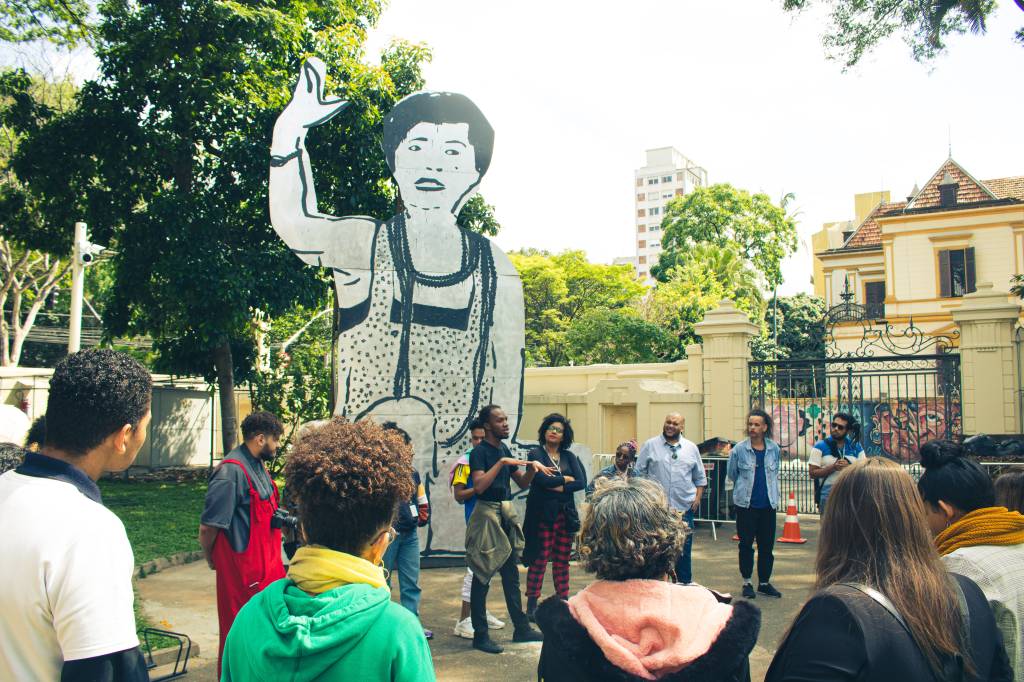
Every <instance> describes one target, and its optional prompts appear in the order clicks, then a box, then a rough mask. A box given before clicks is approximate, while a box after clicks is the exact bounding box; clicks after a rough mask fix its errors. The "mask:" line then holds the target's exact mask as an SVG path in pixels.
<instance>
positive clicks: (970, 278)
mask: <svg viewBox="0 0 1024 682" xmlns="http://www.w3.org/2000/svg"><path fill="white" fill-rule="evenodd" d="M964 270H966V281H967V293H969V294H970V293H973V292H974V291H975V290H976V287H975V284H977V282H975V277H974V247H973V246H971V247H968V248H966V249H964Z"/></svg>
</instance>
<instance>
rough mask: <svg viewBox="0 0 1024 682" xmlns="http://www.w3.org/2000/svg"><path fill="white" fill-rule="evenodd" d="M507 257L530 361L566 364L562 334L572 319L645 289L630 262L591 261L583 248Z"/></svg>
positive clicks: (630, 300)
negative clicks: (515, 278) (518, 290)
mask: <svg viewBox="0 0 1024 682" xmlns="http://www.w3.org/2000/svg"><path fill="white" fill-rule="evenodd" d="M509 256H510V258H511V259H512V263H513V265H515V266H516V269H517V270H518V271H519V277H520V279H521V280H522V282H523V299H524V305H525V309H526V357H527V362H528V363H529V364H530V365H535V366H541V367H551V366H559V365H565V364H567V363H568V362H569V360H570V359H571V358H570V356H569V354H568V347H567V345H566V334H567V332H568V331H569V329H570V328H571V327H572V326H573V325H574V323H576V321H578V320H580V319H581V318H582V317H583V316H584V315H585V314H586V313H587V312H588V311H591V310H597V309H606V310H617V309H622V308H628V307H630V306H632V305H633V304H635V303H636V302H637V301H638V300H639V299H640V297H641V296H642V295H643V293H644V287H643V285H642V284H640V283H639V282H637V281H636V278H635V276H634V274H633V269H632V268H631V267H630V266H628V265H599V264H595V263H590V262H588V261H587V259H586V255H585V254H584V253H583V252H582V251H565V252H563V253H560V254H557V255H552V254H550V253H547V252H543V251H524V252H520V253H511V254H509Z"/></svg>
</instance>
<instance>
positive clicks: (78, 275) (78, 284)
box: [68, 223, 107, 354]
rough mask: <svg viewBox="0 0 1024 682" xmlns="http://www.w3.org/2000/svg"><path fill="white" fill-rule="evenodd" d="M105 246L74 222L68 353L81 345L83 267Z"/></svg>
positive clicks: (76, 350) (90, 262)
mask: <svg viewBox="0 0 1024 682" xmlns="http://www.w3.org/2000/svg"><path fill="white" fill-rule="evenodd" d="M106 250H107V247H105V246H100V245H99V244H93V243H92V242H90V241H89V228H88V227H87V226H86V224H85V223H75V243H74V247H73V248H72V251H71V258H72V260H73V262H72V264H71V319H70V321H69V324H68V353H69V354H70V353H76V352H78V350H79V349H80V347H81V345H82V302H83V300H84V297H85V269H86V268H87V267H88V266H90V265H92V264H93V263H95V262H96V261H97V260H98V259H99V255H100V253H101V252H103V251H106Z"/></svg>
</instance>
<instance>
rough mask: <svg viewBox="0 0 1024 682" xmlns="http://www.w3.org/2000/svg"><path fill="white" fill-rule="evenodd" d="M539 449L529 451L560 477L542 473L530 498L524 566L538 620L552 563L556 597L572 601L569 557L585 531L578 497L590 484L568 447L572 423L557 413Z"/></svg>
mask: <svg viewBox="0 0 1024 682" xmlns="http://www.w3.org/2000/svg"><path fill="white" fill-rule="evenodd" d="M537 442H538V443H539V445H538V446H537V447H535V448H533V449H532V450H531V451H530V455H529V459H530V460H537V461H539V462H541V463H543V464H544V465H545V466H549V467H552V468H553V469H555V470H556V471H557V472H558V473H556V474H555V475H552V476H547V475H545V474H542V473H539V472H538V473H537V475H536V476H534V478H533V482H532V483H531V484H530V494H529V496H528V497H527V498H526V519H525V521H524V523H523V534H524V535H525V536H526V546H525V547H524V548H523V565H525V566H526V567H527V568H528V569H529V571H527V574H526V613H527V615H528V616H529V617H530V620H531V621H532V620H533V615H534V612H535V611H536V610H537V601H538V600H539V598H540V591H541V585H542V584H543V582H544V571H545V569H546V568H547V564H548V562H549V561H550V562H551V572H552V574H553V576H552V577H553V578H554V583H555V594H557V595H558V596H559V597H561V598H562V599H568V598H569V553H570V552H571V551H572V540H573V537H574V536H575V535H576V532H577V531H579V529H580V521H579V515H578V514H577V513H576V502H575V500H574V494H575V493H576V491H578V490H583V489H584V488H585V487H586V485H587V474H586V472H585V471H584V469H583V465H582V464H581V463H580V460H579V458H577V457H576V455H574V454H573V453H572V452H570V451H569V448H570V447H572V425H571V424H570V423H569V420H568V419H566V418H565V417H563V416H562V415H560V414H558V413H553V414H549V415H548V416H547V417H545V418H544V421H543V422H541V425H540V429H539V430H538V432H537Z"/></svg>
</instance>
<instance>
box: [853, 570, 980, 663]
mask: <svg viewBox="0 0 1024 682" xmlns="http://www.w3.org/2000/svg"><path fill="white" fill-rule="evenodd" d="M951 580H952V582H953V589H954V591H955V592H956V597H957V606H958V607H959V609H960V622H961V624H962V631H961V650H963V651H966V648H965V647H967V646H968V645H967V640H968V638H969V637H970V636H971V635H970V633H971V612H970V610H969V609H968V607H967V597H965V596H964V591H963V588H961V587H960V583H959V582H957V580H956V578H951ZM839 584H840V585H842V586H844V587H849V588H852V589H854V590H857V591H858V592H860V593H862V594H865V595H867V596H869V597H871V598H872V599H873V600H874V601H875V602H876V603H877V604H879V605H880V606H881V607H882V608H884V609H885V610H886V611H888V612H889V613H890V614H891V615H892V617H893V618H895V619H896V622H898V623H899V624H900V625H902V626H903V629H904V630H905V631H906V633H907V634H908V635H909V636H910V640H911V641H912V642H914V644H916V645H917V648H918V649H920V648H921V645H920V644H917V639H916V638H915V637H914V633H913V632H911V631H910V626H908V625H907V621H905V620H903V616H901V615H900V612H899V611H898V610H897V609H896V605H895V604H893V603H892V602H891V601H889V598H888V597H886V596H885V595H884V594H882V593H881V592H879V591H878V590H876V589H874V588H872V587H869V586H867V585H865V584H863V583H839ZM964 677H965V676H964V657H963V656H962V655H960V654H956V655H955V656H952V657H950V658H946V659H945V660H943V662H942V670H941V671H940V672H939V673H938V675H936V677H935V679H936V682H963V680H964Z"/></svg>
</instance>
